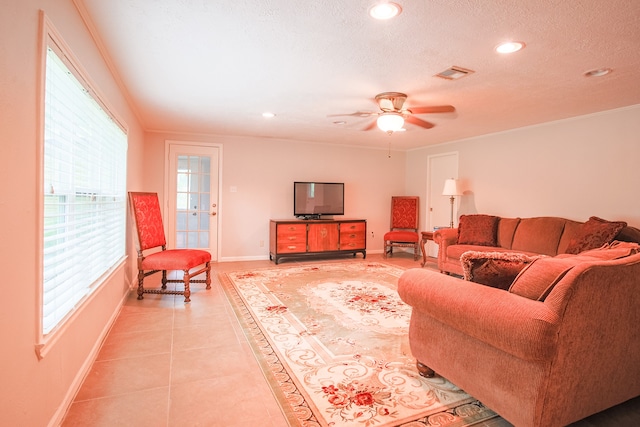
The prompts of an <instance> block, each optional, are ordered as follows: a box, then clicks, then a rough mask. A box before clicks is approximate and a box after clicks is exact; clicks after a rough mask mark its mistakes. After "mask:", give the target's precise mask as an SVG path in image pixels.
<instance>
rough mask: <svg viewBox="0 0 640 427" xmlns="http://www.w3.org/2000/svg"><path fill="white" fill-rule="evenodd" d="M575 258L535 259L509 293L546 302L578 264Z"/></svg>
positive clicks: (517, 279) (513, 284)
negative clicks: (548, 296) (553, 290)
mask: <svg viewBox="0 0 640 427" xmlns="http://www.w3.org/2000/svg"><path fill="white" fill-rule="evenodd" d="M580 262H582V261H579V260H576V259H575V257H568V258H557V257H553V258H551V257H545V258H537V259H534V260H533V261H532V262H531V263H530V264H529V265H527V266H526V267H525V268H524V269H522V271H521V272H520V274H518V276H517V277H516V278H515V280H514V281H513V283H512V284H511V287H510V288H509V292H511V293H513V294H516V295H520V296H522V297H525V298H529V299H532V300H538V301H544V299H545V298H546V297H547V295H548V294H549V292H551V290H552V289H553V287H554V286H555V285H556V283H558V282H559V281H560V279H562V278H563V277H564V276H565V274H567V273H568V272H569V270H571V269H572V268H573V267H574V266H575V265H576V264H578V263H580Z"/></svg>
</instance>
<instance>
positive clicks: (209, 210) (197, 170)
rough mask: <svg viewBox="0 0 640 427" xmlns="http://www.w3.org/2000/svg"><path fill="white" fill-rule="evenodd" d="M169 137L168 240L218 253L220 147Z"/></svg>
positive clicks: (182, 246) (177, 245)
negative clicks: (170, 139)
mask: <svg viewBox="0 0 640 427" xmlns="http://www.w3.org/2000/svg"><path fill="white" fill-rule="evenodd" d="M193 144H194V145H191V143H189V142H176V141H168V147H167V150H168V157H169V170H168V171H167V179H168V186H167V187H168V191H167V222H168V233H167V240H168V244H169V247H171V248H178V249H187V248H189V249H205V250H208V251H209V252H211V256H212V259H213V260H214V261H216V260H217V258H218V257H217V254H218V242H217V240H218V216H217V215H218V182H219V177H218V171H219V166H218V161H219V153H218V152H219V147H218V146H215V145H211V144H200V143H193Z"/></svg>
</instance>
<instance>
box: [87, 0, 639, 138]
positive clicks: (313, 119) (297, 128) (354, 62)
mask: <svg viewBox="0 0 640 427" xmlns="http://www.w3.org/2000/svg"><path fill="white" fill-rule="evenodd" d="M75 1H76V4H77V5H78V8H79V10H80V11H81V13H82V14H83V16H84V18H85V20H86V21H87V24H88V26H89V27H90V28H91V29H92V30H93V31H94V32H95V34H96V35H97V37H99V39H100V40H99V44H100V45H102V46H103V47H104V50H105V52H104V53H105V56H106V57H107V60H108V61H109V62H110V63H111V65H112V66H113V68H114V69H115V70H116V72H117V74H118V75H119V78H120V79H121V81H122V83H123V85H124V88H125V90H126V92H127V93H128V96H129V97H130V100H131V102H132V104H133V107H134V109H135V110H136V112H137V114H138V115H139V117H140V119H141V120H142V124H143V126H144V127H145V129H147V130H151V131H175V132H185V133H205V134H221V135H227V134H228V135H250V136H259V137H267V138H284V139H292V140H299V141H318V142H327V143H340V144H348V145H357V146H370V147H385V148H386V147H387V144H388V143H389V142H391V143H392V145H393V147H395V148H398V149H411V148H416V147H421V146H426V145H431V144H436V143H442V142H446V141H452V140H457V139H461V138H466V137H472V136H476V135H482V134H488V133H493V132H499V131H504V130H508V129H513V128H518V127H522V126H528V125H533V124H537V123H542V122H548V121H552V120H559V119H564V118H568V117H574V116H579V115H584V114H588V113H594V112H598V111H604V110H609V109H614V108H618V107H623V106H628V105H634V104H640V83H639V82H638V81H639V78H640V75H639V73H638V70H639V67H640V1H638V0H606V1H603V0H599V1H595V0H565V1H560V0H535V1H514V0H493V1H489V0H487V1H485V0H483V1H470V0H400V1H398V3H400V4H401V5H402V8H403V11H402V13H401V14H400V15H399V16H398V17H396V18H394V19H392V20H389V21H375V20H373V19H372V18H370V17H369V15H368V9H369V8H370V7H371V6H372V5H373V4H375V3H376V2H377V1H378V0H369V1H365V0H348V1H344V0H332V1H331V0H327V1H301V0H261V1H256V0H216V1H213V0H162V1H159V0H110V1H104V0H75ZM508 40H519V41H523V42H525V43H526V48H525V49H523V50H522V51H520V52H516V53H514V54H511V55H508V56H505V55H500V54H497V53H495V51H494V47H495V46H496V45H497V44H498V43H500V42H503V41H508ZM451 66H459V67H463V68H467V69H471V70H473V71H474V73H473V74H470V75H468V76H466V77H464V78H462V79H459V80H454V81H449V80H444V79H442V78H438V77H434V75H435V74H437V73H439V72H441V71H444V70H445V69H447V68H449V67H451ZM602 67H609V68H612V69H613V72H612V73H611V74H609V75H607V76H604V77H599V78H587V77H585V76H584V73H585V72H586V71H588V70H592V69H596V68H602ZM387 91H397V92H404V93H406V94H407V95H408V100H407V102H406V104H405V106H406V107H409V108H411V107H412V106H431V105H443V104H450V105H453V106H455V107H456V112H454V113H443V114H422V115H419V116H418V117H419V118H421V119H424V120H427V121H429V122H431V123H433V124H435V127H433V128H432V129H422V128H419V127H416V126H414V125H411V124H407V125H406V126H405V127H406V132H399V133H395V134H393V135H391V136H389V135H386V134H384V133H383V132H381V131H379V130H377V129H374V130H372V131H363V130H362V129H364V128H365V127H367V125H369V124H370V123H371V121H372V120H374V118H372V117H364V118H363V117H355V116H345V117H328V116H329V115H332V114H337V113H353V112H356V111H372V112H375V111H377V105H376V104H375V102H374V100H373V98H374V97H375V95H376V94H377V93H380V92H387ZM264 111H272V112H274V113H276V117H275V118H273V119H270V120H268V119H264V118H263V117H262V116H261V114H262V112H264ZM339 119H344V120H345V121H346V124H343V125H337V124H334V121H336V120H339Z"/></svg>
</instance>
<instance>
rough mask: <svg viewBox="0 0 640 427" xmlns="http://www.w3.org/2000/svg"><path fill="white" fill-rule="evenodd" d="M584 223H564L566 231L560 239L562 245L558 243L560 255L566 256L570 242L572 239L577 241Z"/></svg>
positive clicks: (569, 221) (571, 221) (570, 221)
mask: <svg viewBox="0 0 640 427" xmlns="http://www.w3.org/2000/svg"><path fill="white" fill-rule="evenodd" d="M583 224H584V223H583V222H579V221H573V220H570V219H568V220H566V221H565V223H564V230H563V231H562V236H561V237H560V243H558V252H557V253H559V254H564V253H566V251H567V247H568V246H569V242H571V240H572V239H575V238H576V237H577V236H578V234H579V233H580V228H581V227H582V225H583Z"/></svg>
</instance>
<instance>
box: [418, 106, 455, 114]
mask: <svg viewBox="0 0 640 427" xmlns="http://www.w3.org/2000/svg"><path fill="white" fill-rule="evenodd" d="M409 111H411V112H412V113H413V114H429V113H453V112H454V111H456V107H454V106H453V105H434V106H433V107H411V108H409Z"/></svg>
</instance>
